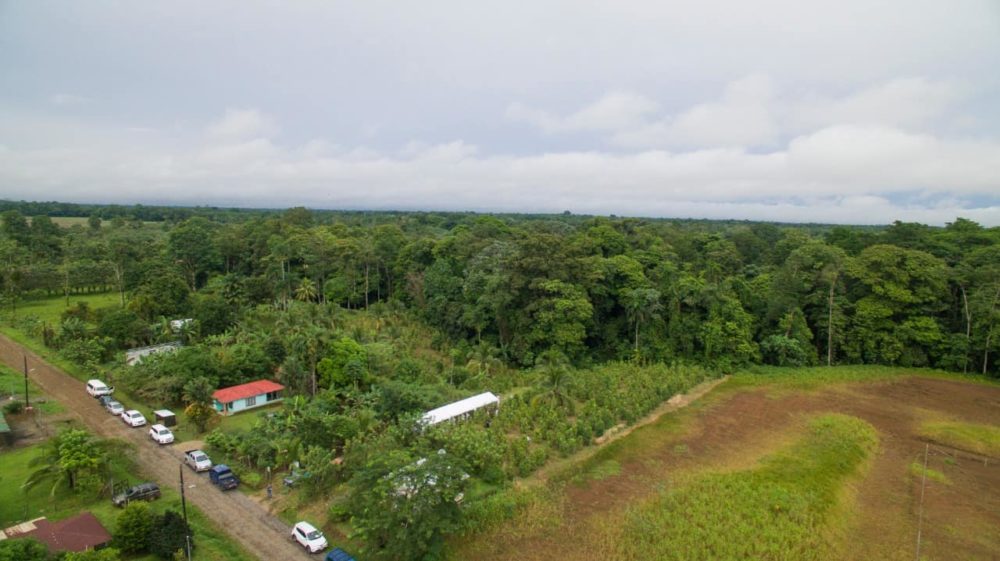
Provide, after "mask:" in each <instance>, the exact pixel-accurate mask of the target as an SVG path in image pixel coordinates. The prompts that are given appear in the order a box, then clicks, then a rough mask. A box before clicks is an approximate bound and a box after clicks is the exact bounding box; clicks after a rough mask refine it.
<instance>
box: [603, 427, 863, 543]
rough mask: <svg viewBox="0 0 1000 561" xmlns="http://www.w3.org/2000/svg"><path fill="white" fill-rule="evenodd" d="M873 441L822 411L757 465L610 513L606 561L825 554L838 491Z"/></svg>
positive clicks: (703, 478)
mask: <svg viewBox="0 0 1000 561" xmlns="http://www.w3.org/2000/svg"><path fill="white" fill-rule="evenodd" d="M877 445H878V437H877V435H876V433H875V430H874V428H872V427H871V426H870V425H868V424H867V423H865V422H864V421H861V420H860V419H857V418H854V417H848V416H844V415H832V414H831V415H824V416H821V417H819V418H817V419H815V420H813V421H812V422H811V423H810V431H809V433H808V435H807V436H806V437H805V438H804V439H802V440H801V441H800V442H799V443H797V444H795V445H793V446H792V447H791V448H789V449H786V450H784V451H782V452H779V453H777V454H774V455H772V456H770V457H768V458H765V459H764V460H763V461H762V463H761V465H760V466H759V467H757V468H755V469H751V470H746V471H738V472H730V473H719V474H709V475H703V476H700V477H697V478H695V479H694V480H693V481H690V482H688V483H686V484H681V485H679V486H678V487H674V488H671V489H668V490H665V491H663V492H662V493H661V494H660V495H659V496H657V497H654V498H651V499H647V500H644V501H643V502H641V503H639V504H638V505H635V506H633V507H631V508H629V509H628V510H627V511H626V513H625V515H624V518H623V519H619V518H618V517H613V518H614V520H613V521H611V520H609V521H608V522H607V524H606V527H605V528H606V532H607V535H606V537H605V539H604V540H602V541H603V543H604V544H605V547H606V549H607V551H606V557H605V558H613V559H659V560H664V561H666V560H672V559H677V560H685V561H693V560H698V559H705V560H713V561H725V560H729V559H733V560H736V559H773V560H785V559H788V560H792V559H795V560H811V559H817V560H819V559H826V558H828V554H829V547H830V542H831V536H830V531H829V528H830V527H831V520H830V517H831V514H832V513H833V512H834V511H835V510H836V507H837V502H838V497H839V496H840V494H841V491H842V488H843V486H844V484H845V483H846V481H847V480H848V479H849V478H851V477H852V476H854V475H856V474H857V473H858V471H859V470H860V469H861V467H862V466H863V464H864V463H865V461H866V459H867V458H868V457H869V456H870V455H871V454H872V453H873V452H874V450H875V449H876V447H877ZM833 526H836V525H835V524H834V525H833Z"/></svg>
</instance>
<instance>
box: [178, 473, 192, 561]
mask: <svg viewBox="0 0 1000 561" xmlns="http://www.w3.org/2000/svg"><path fill="white" fill-rule="evenodd" d="M177 470H178V472H179V473H180V474H181V511H182V512H183V513H184V549H185V551H186V552H187V558H188V561H191V526H190V525H189V524H188V509H187V498H186V497H185V496H184V464H178V465H177Z"/></svg>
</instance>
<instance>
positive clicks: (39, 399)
mask: <svg viewBox="0 0 1000 561" xmlns="http://www.w3.org/2000/svg"><path fill="white" fill-rule="evenodd" d="M7 396H13V397H14V399H16V400H18V401H23V400H24V374H23V373H21V372H17V371H15V370H13V369H11V368H9V367H7V366H6V365H4V364H0V403H6V401H5V399H6V398H7ZM28 399H29V400H30V401H31V404H32V405H33V406H38V407H39V408H40V409H41V411H42V413H44V414H47V415H51V414H54V413H60V412H62V411H63V407H62V406H61V405H59V404H58V403H56V402H55V401H52V400H49V399H47V398H45V396H44V395H43V394H42V391H41V390H40V389H38V386H36V385H35V384H34V383H33V382H31V381H30V380H29V381H28ZM39 404H40V405H39Z"/></svg>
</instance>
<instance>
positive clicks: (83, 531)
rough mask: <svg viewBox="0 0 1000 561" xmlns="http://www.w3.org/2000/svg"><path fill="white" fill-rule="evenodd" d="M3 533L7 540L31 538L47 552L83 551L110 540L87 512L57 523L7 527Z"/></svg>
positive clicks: (40, 520)
mask: <svg viewBox="0 0 1000 561" xmlns="http://www.w3.org/2000/svg"><path fill="white" fill-rule="evenodd" d="M6 533H7V536H8V537H11V538H15V537H17V538H26V537H32V538H35V539H37V540H38V541H40V542H42V543H44V544H45V545H46V546H47V547H48V548H49V551H51V552H57V551H86V550H88V549H93V548H94V547H97V546H99V545H103V544H106V543H108V542H110V541H111V534H109V533H108V531H107V530H106V529H105V528H104V526H102V525H101V522H100V521H99V520H98V519H97V517H96V516H94V515H93V514H91V513H89V512H84V513H83V514H80V515H79V516H74V517H73V518H67V519H66V520H60V521H59V522H49V521H48V520H46V519H45V518H38V519H36V520H32V521H31V522H29V523H27V524H22V525H19V526H16V527H14V528H8V529H7V531H6Z"/></svg>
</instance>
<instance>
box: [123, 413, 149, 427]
mask: <svg viewBox="0 0 1000 561" xmlns="http://www.w3.org/2000/svg"><path fill="white" fill-rule="evenodd" d="M122 421H125V424H126V425H128V426H130V427H141V426H142V425H145V424H146V418H145V417H143V416H142V413H140V412H138V411H136V410H135V409H129V410H128V411H125V412H124V413H122Z"/></svg>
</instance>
